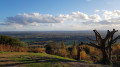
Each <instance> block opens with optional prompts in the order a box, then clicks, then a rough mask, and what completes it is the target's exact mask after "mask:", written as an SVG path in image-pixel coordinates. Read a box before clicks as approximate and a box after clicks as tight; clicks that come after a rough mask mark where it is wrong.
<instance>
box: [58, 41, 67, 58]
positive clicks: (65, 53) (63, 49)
mask: <svg viewBox="0 0 120 67" xmlns="http://www.w3.org/2000/svg"><path fill="white" fill-rule="evenodd" d="M59 53H60V55H61V56H64V57H66V56H67V55H68V52H67V49H66V46H65V44H64V41H62V43H61V48H60V49H59Z"/></svg>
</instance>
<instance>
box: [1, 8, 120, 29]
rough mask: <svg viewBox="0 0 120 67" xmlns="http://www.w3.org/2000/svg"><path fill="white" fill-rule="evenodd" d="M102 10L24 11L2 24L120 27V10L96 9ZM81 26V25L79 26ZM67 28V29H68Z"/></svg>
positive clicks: (20, 25)
mask: <svg viewBox="0 0 120 67" xmlns="http://www.w3.org/2000/svg"><path fill="white" fill-rule="evenodd" d="M99 11H101V13H100V15H99V14H92V15H88V14H86V13H83V12H80V11H78V12H72V13H71V14H59V15H57V16H53V15H51V14H40V13H24V14H18V15H16V16H13V17H7V18H6V20H5V22H4V23H0V25H13V26H15V27H16V28H17V27H24V26H36V27H40V26H42V27H43V26H44V27H46V26H49V28H51V27H55V28H54V29H57V28H58V27H59V29H60V28H65V27H67V25H68V28H69V27H70V26H71V28H72V29H74V28H73V27H76V29H79V28H83V29H88V28H90V29H93V28H94V29H95V28H99V29H100V27H106V28H109V27H112V26H113V27H118V26H120V10H114V11H108V10H104V11H102V10H96V12H99ZM79 26H80V27H79ZM68 28H66V29H68Z"/></svg>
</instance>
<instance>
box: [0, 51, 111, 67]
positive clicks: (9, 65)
mask: <svg viewBox="0 0 120 67" xmlns="http://www.w3.org/2000/svg"><path fill="white" fill-rule="evenodd" d="M0 67H109V66H103V65H99V64H92V63H88V62H85V61H76V60H74V59H70V58H64V57H60V56H56V55H50V54H46V53H27V52H1V53H0Z"/></svg>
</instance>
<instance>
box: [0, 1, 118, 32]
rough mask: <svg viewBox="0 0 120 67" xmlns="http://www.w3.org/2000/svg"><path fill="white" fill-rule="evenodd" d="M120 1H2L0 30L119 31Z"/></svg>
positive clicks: (0, 3)
mask: <svg viewBox="0 0 120 67" xmlns="http://www.w3.org/2000/svg"><path fill="white" fill-rule="evenodd" d="M119 6H120V0H0V31H79V30H93V29H97V30H108V29H109V30H112V29H113V28H114V29H117V30H120V7H119Z"/></svg>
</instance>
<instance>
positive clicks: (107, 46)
mask: <svg viewBox="0 0 120 67" xmlns="http://www.w3.org/2000/svg"><path fill="white" fill-rule="evenodd" d="M93 31H94V33H95V37H96V40H92V39H91V38H88V39H89V40H91V41H93V42H90V43H89V44H84V45H89V46H93V47H95V48H98V49H100V50H101V52H102V57H103V58H102V63H103V64H110V63H111V60H112V59H111V55H112V45H114V43H115V42H116V41H117V39H119V38H120V36H117V37H115V38H113V35H114V34H115V32H117V31H118V30H115V29H113V30H112V31H109V30H108V31H107V34H106V36H105V38H102V36H101V35H100V34H99V33H98V32H97V30H93ZM80 46H81V45H80ZM79 49H80V48H79Z"/></svg>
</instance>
